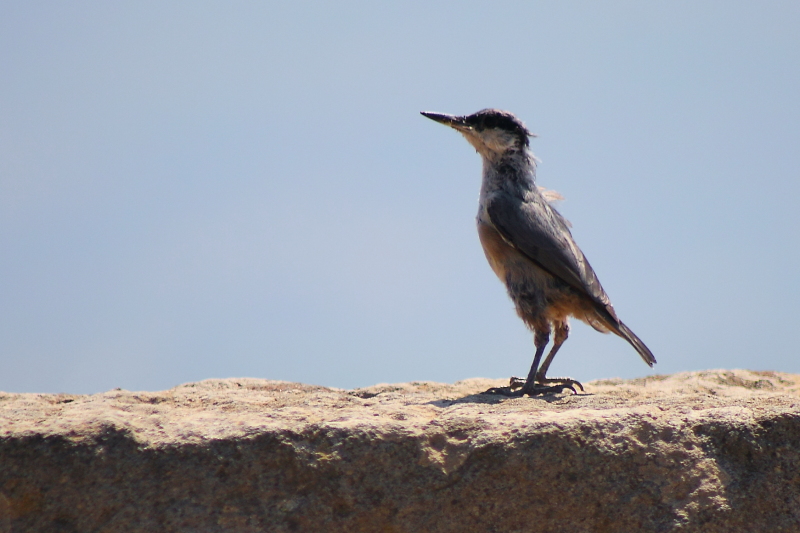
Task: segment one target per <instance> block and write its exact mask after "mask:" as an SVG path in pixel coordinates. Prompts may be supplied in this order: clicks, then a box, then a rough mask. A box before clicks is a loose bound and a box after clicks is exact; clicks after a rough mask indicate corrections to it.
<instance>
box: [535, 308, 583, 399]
mask: <svg viewBox="0 0 800 533" xmlns="http://www.w3.org/2000/svg"><path fill="white" fill-rule="evenodd" d="M568 336H569V324H567V323H566V322H560V323H557V324H556V327H555V334H554V335H553V347H552V348H550V353H549V354H547V358H546V359H545V360H544V363H542V366H541V368H539V370H538V371H537V372H536V376H535V380H536V382H537V383H539V384H540V385H549V384H551V383H557V384H559V385H566V387H567V388H570V389H572V390H575V389H574V388H573V387H572V386H573V385H577V386H578V387H579V388H580V389H581V391H583V385H581V384H580V382H579V381H575V380H574V379H572V378H548V377H546V375H547V369H548V368H550V363H552V362H553V358H554V357H555V356H556V352H558V349H559V348H561V345H562V344H564V341H565V340H567V337H568ZM528 379H530V376H528Z"/></svg>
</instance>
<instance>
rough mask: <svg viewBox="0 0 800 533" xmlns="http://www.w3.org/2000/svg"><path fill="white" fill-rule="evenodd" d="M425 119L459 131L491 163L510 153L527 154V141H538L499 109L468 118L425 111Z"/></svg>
mask: <svg viewBox="0 0 800 533" xmlns="http://www.w3.org/2000/svg"><path fill="white" fill-rule="evenodd" d="M422 115H423V116H426V117H428V118H429V119H431V120H435V121H436V122H440V123H442V124H445V125H447V126H450V127H451V128H453V129H455V130H458V131H460V132H461V133H462V134H463V135H464V137H466V138H467V140H468V141H469V143H470V144H471V145H472V146H474V147H475V150H477V151H478V153H479V154H481V155H482V156H483V157H485V158H487V159H489V160H490V161H493V160H496V159H498V158H499V157H502V156H504V155H506V154H508V153H509V152H524V151H525V149H526V148H527V147H528V138H529V137H535V135H534V134H532V133H531V132H530V131H528V128H526V127H525V124H523V123H522V121H521V120H520V119H518V118H517V117H515V116H514V115H513V114H512V113H509V112H508V111H500V110H499V109H483V110H481V111H478V112H477V113H473V114H471V115H465V116H455V115H444V114H442V113H431V112H428V111H422Z"/></svg>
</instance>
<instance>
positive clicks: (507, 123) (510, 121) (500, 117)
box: [464, 109, 530, 145]
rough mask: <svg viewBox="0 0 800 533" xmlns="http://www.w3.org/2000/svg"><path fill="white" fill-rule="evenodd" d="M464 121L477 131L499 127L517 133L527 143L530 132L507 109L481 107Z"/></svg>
mask: <svg viewBox="0 0 800 533" xmlns="http://www.w3.org/2000/svg"><path fill="white" fill-rule="evenodd" d="M464 122H465V123H466V124H467V125H469V126H472V127H473V128H475V129H476V130H478V131H484V130H487V129H499V130H503V131H507V132H509V133H513V134H514V135H517V136H518V137H519V138H520V140H521V141H522V142H523V143H524V144H525V145H527V144H528V136H529V135H530V132H529V131H528V128H526V127H525V125H524V124H523V123H522V122H520V120H519V119H518V118H517V117H515V116H514V115H512V114H511V113H509V112H507V111H500V110H498V109H483V110H481V111H478V112H477V113H473V114H472V115H469V116H467V117H465V118H464Z"/></svg>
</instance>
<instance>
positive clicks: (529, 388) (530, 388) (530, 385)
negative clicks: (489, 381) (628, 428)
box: [482, 328, 580, 396]
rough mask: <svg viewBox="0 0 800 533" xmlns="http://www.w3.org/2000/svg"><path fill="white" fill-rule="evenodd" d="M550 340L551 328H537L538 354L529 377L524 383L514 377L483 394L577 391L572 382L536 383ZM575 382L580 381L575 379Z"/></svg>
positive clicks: (535, 335)
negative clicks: (551, 384)
mask: <svg viewBox="0 0 800 533" xmlns="http://www.w3.org/2000/svg"><path fill="white" fill-rule="evenodd" d="M549 341H550V330H549V328H539V329H536V332H535V334H534V337H533V344H534V346H536V354H535V355H534V356H533V363H532V364H531V370H530V372H528V377H527V379H526V380H525V382H524V383H523V382H522V380H521V379H520V378H515V377H512V378H511V380H510V383H509V386H508V387H493V388H491V389H489V390H487V391H485V392H483V393H482V394H501V395H503V396H525V395H526V394H527V395H528V396H536V395H538V394H550V393H557V392H562V391H563V390H564V389H571V390H572V391H573V392H576V391H575V389H574V388H572V385H571V383H557V384H556V385H553V386H550V387H548V386H543V385H537V384H536V381H537V379H536V376H537V372H536V369H537V368H538V367H539V361H541V360H542V354H544V349H545V347H546V346H547V343H548V342H549ZM562 342H563V341H562ZM570 381H571V380H570ZM574 383H578V382H577V381H574ZM579 385H580V384H579ZM520 386H521V387H520Z"/></svg>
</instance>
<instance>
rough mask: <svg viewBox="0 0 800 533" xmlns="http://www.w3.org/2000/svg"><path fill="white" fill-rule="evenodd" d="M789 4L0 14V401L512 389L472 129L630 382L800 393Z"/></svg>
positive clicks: (32, 9)
mask: <svg viewBox="0 0 800 533" xmlns="http://www.w3.org/2000/svg"><path fill="white" fill-rule="evenodd" d="M798 28H800V3H797V2H794V1H784V2H761V3H756V2H729V1H726V2H689V1H686V2H603V3H599V2H518V3H510V2H496V1H493V2H486V3H477V2H471V3H468V2H453V3H444V4H431V3H429V2H425V3H422V2H420V3H409V2H403V3H396V4H394V5H391V4H389V3H385V2H362V3H353V2H335V3H332V2H319V3H305V2H285V3H275V2H272V3H266V2H264V3H257V2H218V3H211V2H197V1H192V2H169V3H167V5H165V3H164V2H142V1H137V2H67V3H64V2H36V1H26V2H0V72H2V73H3V75H2V81H0V365H2V369H1V370H0V390H5V391H15V392H59V391H64V392H74V393H91V392H99V391H103V390H108V389H111V388H114V387H122V388H125V389H147V390H157V389H164V388H167V387H171V386H174V385H177V384H179V383H184V382H188V381H196V380H201V379H205V378H212V377H232V376H237V377H238V376H248V377H259V378H270V379H284V380H291V381H301V382H306V383H315V384H321V385H328V386H336V387H348V388H349V387H357V386H366V385H370V384H374V383H378V382H402V381H412V380H435V381H445V382H452V381H456V380H459V379H464V378H469V377H507V376H509V375H512V374H515V375H524V374H525V372H526V371H527V369H528V366H529V365H530V361H531V358H532V355H533V345H532V342H531V335H530V333H529V332H528V331H527V330H526V329H525V328H524V327H523V325H522V323H521V322H520V321H519V319H518V318H517V317H516V315H515V313H514V311H513V306H512V304H511V302H510V301H509V300H508V298H507V297H506V295H505V290H504V288H503V287H502V285H501V284H500V282H499V281H498V280H497V279H496V278H495V277H494V275H493V274H492V272H491V270H490V269H489V267H488V265H487V264H486V261H485V259H484V257H483V253H482V251H481V249H480V245H479V243H478V238H477V234H476V231H475V225H474V216H475V213H476V208H477V196H478V187H479V183H480V159H479V157H478V156H477V154H475V152H474V150H472V149H471V148H470V147H469V145H468V144H467V143H466V141H465V140H464V139H463V138H461V137H460V136H459V135H458V134H457V133H455V132H454V131H451V130H448V129H447V128H444V127H442V126H441V125H438V124H435V123H433V122H431V121H429V120H427V119H425V118H423V117H421V116H420V115H419V111H421V110H431V111H440V112H446V113H456V114H465V113H472V112H474V111H477V110H478V109H481V108H484V107H499V108H503V109H507V110H510V111H512V112H514V113H516V114H517V115H518V116H520V117H521V118H522V119H523V120H524V121H525V122H526V123H527V125H528V126H529V128H530V129H531V130H532V131H535V132H536V133H538V134H539V137H538V138H537V139H535V140H534V141H533V143H532V148H533V150H534V152H535V153H536V154H537V156H538V157H539V158H540V159H541V160H542V163H541V164H540V166H539V183H540V184H541V185H543V186H546V187H548V188H552V189H555V190H557V191H560V192H561V193H562V194H563V195H564V196H565V197H566V200H565V201H564V202H562V203H561V204H560V206H559V208H560V210H561V211H562V213H563V214H564V215H565V216H566V217H567V218H568V219H570V220H571V221H572V223H573V234H574V236H575V238H576V240H577V241H578V243H579V245H580V246H581V247H582V249H583V250H584V252H585V253H586V255H587V256H588V258H589V260H590V261H591V262H592V265H593V266H594V268H595V270H596V271H597V273H598V275H599V277H600V280H601V281H602V283H603V285H604V287H605V288H606V290H607V291H608V293H609V295H610V296H611V300H612V302H613V303H614V305H615V307H616V309H617V312H618V314H619V315H620V317H621V318H622V319H623V320H624V321H625V322H626V323H627V324H628V325H629V326H630V327H631V328H632V329H633V330H634V331H635V332H636V333H637V334H638V335H639V336H640V337H641V338H642V339H643V340H644V341H645V342H646V343H647V345H648V346H649V347H650V348H651V349H652V350H653V352H654V353H655V355H656V357H657V358H658V361H659V364H658V365H656V367H655V369H653V370H652V371H651V370H650V369H648V367H647V366H646V365H644V363H642V361H641V360H640V359H639V356H638V355H637V354H636V352H635V351H634V350H633V349H632V348H631V347H630V346H628V345H627V344H626V343H625V342H624V341H623V340H621V339H619V338H616V337H612V336H604V335H601V334H598V333H596V332H594V331H593V330H591V329H590V328H589V327H587V326H584V325H583V324H580V323H575V324H574V325H573V330H572V335H571V337H570V339H569V340H568V341H567V344H565V346H564V348H563V349H562V350H561V352H560V353H559V355H558V357H557V358H556V361H555V363H554V365H553V367H552V368H551V374H552V375H569V376H572V377H574V378H576V379H580V380H590V379H596V378H602V377H613V376H621V377H634V376H643V375H647V374H650V373H672V372H678V371H683V370H696V369H704V368H734V367H739V368H752V369H771V370H780V371H787V372H800V359H799V358H798V356H797V354H798V350H797V346H798V343H800V327H798V325H797V304H796V302H797V301H798V299H800V281H798V277H797V274H796V273H797V272H798V270H800V253H799V252H798V232H799V231H800V208H798V205H797V204H798V197H800V179H798V178H800V172H799V171H798V157H799V156H800V97H799V96H798V95H800V31H798Z"/></svg>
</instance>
